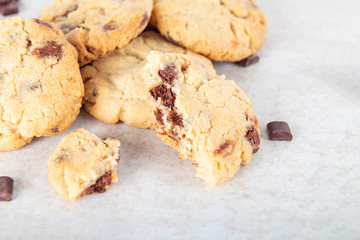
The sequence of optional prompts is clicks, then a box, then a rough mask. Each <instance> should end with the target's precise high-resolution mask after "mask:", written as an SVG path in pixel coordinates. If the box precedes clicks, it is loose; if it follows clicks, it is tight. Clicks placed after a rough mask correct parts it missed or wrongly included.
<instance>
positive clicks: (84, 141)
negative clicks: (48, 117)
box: [47, 128, 120, 200]
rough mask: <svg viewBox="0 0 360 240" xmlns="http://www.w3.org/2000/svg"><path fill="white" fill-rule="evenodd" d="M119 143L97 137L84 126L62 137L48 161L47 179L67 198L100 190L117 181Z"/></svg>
mask: <svg viewBox="0 0 360 240" xmlns="http://www.w3.org/2000/svg"><path fill="white" fill-rule="evenodd" d="M119 149H120V142H119V140H117V139H115V138H111V137H108V138H104V139H100V138H98V137H97V136H96V135H94V134H91V133H90V132H88V131H87V130H85V129H82V128H81V129H77V130H75V131H73V132H71V133H69V134H68V135H66V136H65V137H63V138H62V139H61V141H60V143H59V144H58V146H57V147H56V149H55V151H54V152H53V153H52V154H51V156H50V158H49V160H48V169H47V174H48V179H49V182H50V183H51V184H52V185H53V186H54V187H55V188H56V190H57V191H58V192H59V193H60V194H61V195H63V196H64V197H66V198H67V199H69V200H76V199H78V198H80V197H81V196H83V195H90V194H92V193H94V192H98V193H103V192H105V191H106V190H107V189H108V188H110V186H111V184H112V183H114V182H117V181H118V176H117V170H116V165H117V164H118V162H119V159H120V155H119Z"/></svg>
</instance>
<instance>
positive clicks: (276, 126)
mask: <svg viewBox="0 0 360 240" xmlns="http://www.w3.org/2000/svg"><path fill="white" fill-rule="evenodd" d="M267 130H268V133H269V138H270V140H274V141H291V140H292V139H293V136H292V134H291V131H290V128H289V125H288V124H287V122H281V121H275V122H270V123H268V124H267Z"/></svg>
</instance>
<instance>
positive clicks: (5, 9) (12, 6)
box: [0, 0, 19, 16]
mask: <svg viewBox="0 0 360 240" xmlns="http://www.w3.org/2000/svg"><path fill="white" fill-rule="evenodd" d="M0 12H1V14H2V15H3V16H7V15H10V14H15V13H18V12H19V7H18V5H17V3H16V1H15V0H12V1H10V2H8V3H5V4H4V5H0Z"/></svg>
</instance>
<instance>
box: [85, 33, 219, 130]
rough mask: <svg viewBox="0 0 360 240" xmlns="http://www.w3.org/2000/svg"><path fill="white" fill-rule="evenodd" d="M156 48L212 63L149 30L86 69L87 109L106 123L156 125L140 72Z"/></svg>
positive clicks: (136, 125)
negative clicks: (193, 56) (121, 122)
mask: <svg viewBox="0 0 360 240" xmlns="http://www.w3.org/2000/svg"><path fill="white" fill-rule="evenodd" d="M152 50H156V51H162V52H173V53H186V54H192V55H196V56H197V57H199V58H201V59H202V60H203V61H204V62H205V63H206V64H208V65H210V66H212V64H211V61H209V60H208V59H207V58H206V57H203V56H200V55H198V54H195V53H193V52H191V51H189V50H186V49H184V48H182V47H179V46H176V45H174V44H172V43H170V42H169V41H167V40H166V39H164V38H163V37H161V35H159V34H157V33H155V32H145V33H143V34H141V35H140V36H139V37H138V38H136V39H135V40H133V41H132V42H131V43H130V44H128V45H127V46H126V47H124V48H122V49H118V50H115V51H114V52H113V53H111V54H109V55H108V56H106V57H103V58H101V59H99V60H97V61H95V62H92V63H91V64H89V65H87V66H85V67H83V68H82V70H81V74H82V77H83V80H84V85H85V98H84V99H85V109H86V110H87V111H88V112H89V113H90V114H91V115H93V116H94V117H96V118H97V119H99V120H101V121H104V122H106V123H112V124H115V123H117V122H118V121H123V122H125V123H126V124H129V125H131V126H135V127H140V128H153V127H154V126H155V118H154V116H153V114H152V110H151V107H150V96H149V95H148V90H147V87H146V83H145V80H144V79H143V78H142V77H141V74H140V70H141V69H142V68H143V67H144V66H145V63H146V58H147V56H148V54H149V53H150V51H152Z"/></svg>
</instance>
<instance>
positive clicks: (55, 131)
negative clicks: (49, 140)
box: [50, 127, 60, 133]
mask: <svg viewBox="0 0 360 240" xmlns="http://www.w3.org/2000/svg"><path fill="white" fill-rule="evenodd" d="M50 130H51V131H52V132H54V133H58V132H59V131H60V130H59V128H58V127H53V128H52V129H50Z"/></svg>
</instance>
